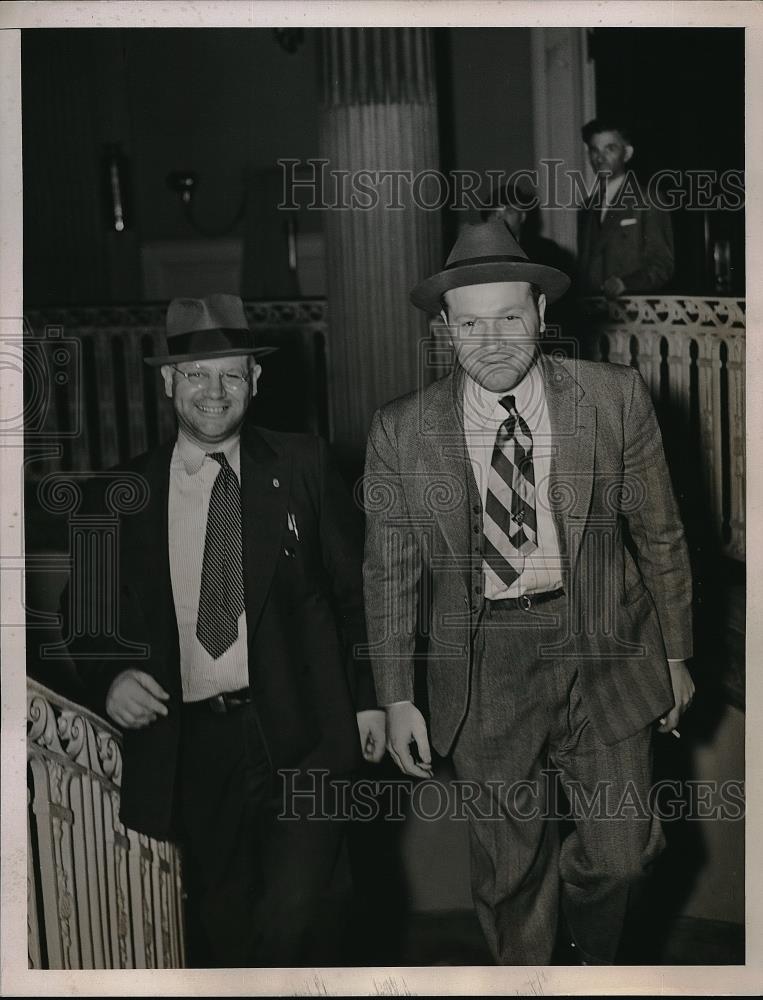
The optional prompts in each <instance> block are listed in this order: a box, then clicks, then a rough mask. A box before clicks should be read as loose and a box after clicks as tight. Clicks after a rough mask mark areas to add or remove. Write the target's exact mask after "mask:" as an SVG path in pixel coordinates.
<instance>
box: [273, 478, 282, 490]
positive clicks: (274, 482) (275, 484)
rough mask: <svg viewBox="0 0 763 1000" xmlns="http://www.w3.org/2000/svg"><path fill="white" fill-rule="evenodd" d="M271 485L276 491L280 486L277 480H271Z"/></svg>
mask: <svg viewBox="0 0 763 1000" xmlns="http://www.w3.org/2000/svg"><path fill="white" fill-rule="evenodd" d="M273 485H274V486H275V488H276V489H278V487H279V486H280V485H281V484H280V483H279V482H278V480H277V479H274V480H273Z"/></svg>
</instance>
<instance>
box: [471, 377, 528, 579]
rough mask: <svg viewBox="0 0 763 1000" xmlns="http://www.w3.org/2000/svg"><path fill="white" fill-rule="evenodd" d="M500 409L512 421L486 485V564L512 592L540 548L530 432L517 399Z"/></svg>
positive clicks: (501, 435) (499, 440)
mask: <svg viewBox="0 0 763 1000" xmlns="http://www.w3.org/2000/svg"><path fill="white" fill-rule="evenodd" d="M500 402H501V405H502V406H503V407H504V408H505V409H506V411H507V412H508V416H507V417H506V419H505V420H504V421H503V423H502V424H501V426H500V427H499V428H498V433H497V434H496V438H495V445H494V446H493V459H492V462H491V465H490V474H489V476H488V483H487V496H486V499H485V516H484V519H483V532H484V536H485V553H484V561H485V563H486V565H487V566H489V567H490V569H491V570H492V571H493V573H495V575H496V576H497V577H498V578H499V579H500V580H501V582H502V583H504V584H505V585H506V586H507V587H510V586H511V584H512V583H514V581H515V580H516V579H517V577H518V576H519V575H520V574H521V572H522V570H523V568H524V558H525V556H527V555H529V554H530V553H531V552H533V551H534V550H535V549H536V548H537V547H538V528H537V523H536V519H535V473H534V470H533V439H532V435H531V434H530V428H529V427H528V426H527V424H526V423H525V421H524V420H523V419H522V418H521V417H520V415H519V414H518V413H517V410H516V407H515V405H514V397H513V396H504V397H503V399H501V401H500Z"/></svg>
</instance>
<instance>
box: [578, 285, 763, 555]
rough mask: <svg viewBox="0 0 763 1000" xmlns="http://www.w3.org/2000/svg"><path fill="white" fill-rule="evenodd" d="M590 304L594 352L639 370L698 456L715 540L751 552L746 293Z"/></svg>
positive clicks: (729, 549)
mask: <svg viewBox="0 0 763 1000" xmlns="http://www.w3.org/2000/svg"><path fill="white" fill-rule="evenodd" d="M585 307H586V308H585V313H586V319H587V325H588V329H589V331H592V333H593V336H591V334H590V333H589V334H588V338H589V339H588V341H587V346H588V347H589V348H590V349H591V353H592V355H593V356H594V357H597V358H599V359H602V360H608V361H615V362H619V363H620V364H632V365H634V366H635V367H637V368H638V369H639V370H640V372H641V374H642V375H643V376H644V379H645V381H646V382H647V384H648V386H649V388H650V390H651V393H652V396H653V398H654V400H655V402H656V403H657V404H658V409H659V411H660V414H661V417H662V422H663V430H664V429H665V427H666V424H670V425H671V426H670V432H671V437H672V438H673V439H674V440H676V441H677V442H678V444H679V445H680V446H681V447H682V448H683V450H684V451H686V450H687V449H689V448H693V449H694V451H695V452H696V454H697V455H698V457H699V463H700V465H701V469H702V474H703V481H704V494H705V496H706V498H707V501H708V503H709V507H710V512H711V518H712V525H713V526H714V531H715V534H716V538H715V541H716V542H717V544H719V545H720V547H721V548H722V550H723V552H724V553H725V555H727V556H729V557H731V558H733V559H740V560H741V559H744V557H745V300H744V299H732V298H716V299H700V298H689V297H686V296H659V297H656V296H655V297H652V296H634V297H632V298H622V299H617V300H615V301H612V302H607V301H606V300H604V299H590V300H587V301H586V303H585ZM676 450H679V449H676ZM669 458H670V455H669Z"/></svg>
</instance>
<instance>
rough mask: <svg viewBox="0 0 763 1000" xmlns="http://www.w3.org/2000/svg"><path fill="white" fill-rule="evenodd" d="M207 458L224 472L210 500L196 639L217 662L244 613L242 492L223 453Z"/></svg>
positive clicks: (233, 638)
mask: <svg viewBox="0 0 763 1000" xmlns="http://www.w3.org/2000/svg"><path fill="white" fill-rule="evenodd" d="M207 457H208V458H212V459H214V460H215V462H219V464H220V471H219V472H218V473H217V478H216V479H215V481H214V484H213V486H212V493H211V495H210V497H209V513H208V514H207V534H206V538H205V540H204V562H203V563H202V567H201V589H200V592H199V614H198V617H197V619H196V637H197V638H198V640H199V642H200V643H201V644H202V646H203V647H204V648H205V649H206V650H207V652H208V653H209V655H210V656H211V657H212V658H213V659H215V660H217V659H219V657H221V656H222V655H223V653H224V652H225V651H226V649H230V647H231V646H232V645H233V643H234V642H235V641H236V639H237V637H238V620H239V618H240V617H241V612H242V611H243V610H244V573H243V568H242V560H241V488H240V486H239V482H238V479H237V478H236V473H235V472H234V471H233V469H232V468H231V467H230V465H229V464H228V459H227V458H226V457H225V455H224V454H223V453H222V452H221V451H215V452H212V453H211V454H210V455H208V456H207Z"/></svg>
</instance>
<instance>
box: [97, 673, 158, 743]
mask: <svg viewBox="0 0 763 1000" xmlns="http://www.w3.org/2000/svg"><path fill="white" fill-rule="evenodd" d="M168 698H169V695H168V694H167V692H166V691H165V690H164V688H163V687H162V686H161V685H160V684H157V682H156V681H155V680H154V678H153V677H151V675H150V674H147V673H145V672H144V671H142V670H125V671H124V672H123V673H121V674H119V676H118V677H116V678H115V679H114V681H113V682H112V684H111V687H110V688H109V692H108V694H107V695H106V711H107V712H108V713H109V715H110V716H111V718H112V719H113V720H114V722H116V723H117V725H119V726H121V727H122V728H123V729H142V728H143V727H144V726H148V725H149V724H150V723H152V722H154V721H155V720H156V718H157V717H158V716H160V715H166V714H167V706H166V705H165V704H164V702H165V701H167V699H168Z"/></svg>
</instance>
